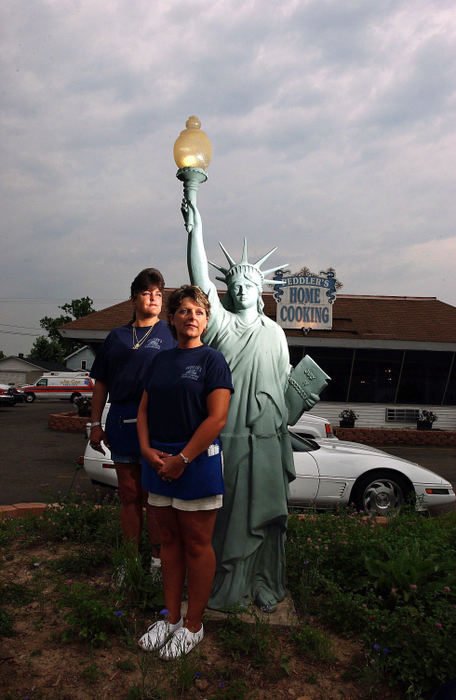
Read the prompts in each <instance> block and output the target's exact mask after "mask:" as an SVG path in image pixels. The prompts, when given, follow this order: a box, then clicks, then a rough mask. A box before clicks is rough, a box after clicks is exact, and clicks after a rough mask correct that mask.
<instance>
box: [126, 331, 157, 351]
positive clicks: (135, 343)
mask: <svg viewBox="0 0 456 700" xmlns="http://www.w3.org/2000/svg"><path fill="white" fill-rule="evenodd" d="M153 329H154V327H153V326H151V327H150V328H149V330H148V331H147V333H144V335H143V337H142V338H141V340H138V336H137V334H136V327H135V326H132V331H133V345H132V346H131V347H132V349H133V350H138V348H140V347H141V345H142V344H143V343H145V342H146V340H147V338H148V337H149V336H150V334H151V333H152V331H153Z"/></svg>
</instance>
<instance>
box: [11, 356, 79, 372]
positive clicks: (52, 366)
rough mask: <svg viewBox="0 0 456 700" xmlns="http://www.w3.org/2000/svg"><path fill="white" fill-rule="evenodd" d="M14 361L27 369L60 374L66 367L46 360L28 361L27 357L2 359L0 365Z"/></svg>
mask: <svg viewBox="0 0 456 700" xmlns="http://www.w3.org/2000/svg"><path fill="white" fill-rule="evenodd" d="M7 360H8V361H11V360H14V361H15V362H16V363H17V364H19V365H20V364H24V365H26V366H27V367H26V368H28V369H30V368H32V369H39V370H43V371H45V372H60V371H63V370H66V369H67V367H65V365H63V364H62V363H61V362H47V360H30V359H29V358H27V357H19V356H18V355H9V356H8V357H3V358H2V359H0V363H6V361H7Z"/></svg>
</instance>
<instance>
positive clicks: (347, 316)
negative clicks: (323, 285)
mask: <svg viewBox="0 0 456 700" xmlns="http://www.w3.org/2000/svg"><path fill="white" fill-rule="evenodd" d="M171 291H172V290H171V289H166V290H165V293H164V304H163V307H164V308H165V306H166V297H167V295H168V294H169V293H170V292H171ZM223 293H224V292H220V294H223ZM263 300H264V303H265V309H264V311H265V313H266V314H267V316H269V317H270V318H273V319H275V316H276V302H275V301H274V298H273V296H272V293H271V292H266V293H265V294H263ZM160 317H161V318H166V312H165V311H164V310H163V311H162V313H161V315H160ZM130 319H131V302H130V301H124V302H121V303H120V304H115V305H114V306H110V307H108V308H106V309H103V310H102V311H96V312H94V313H92V314H89V315H88V316H85V317H84V318H79V319H77V320H76V321H71V322H70V323H67V324H65V325H64V326H62V327H61V329H60V330H61V333H62V335H63V336H64V337H66V338H74V339H75V340H76V339H77V340H80V341H82V342H97V341H100V340H102V339H103V338H104V337H105V336H106V335H107V333H108V332H109V331H111V330H112V329H113V328H115V327H116V326H121V325H124V324H126V323H128V321H129V320H130ZM286 335H287V336H288V337H301V338H302V331H300V330H287V331H286ZM306 338H308V339H312V338H315V339H317V338H331V339H332V341H333V342H334V340H336V339H352V340H353V339H355V340H356V339H358V340H364V341H369V340H379V341H410V342H421V343H423V342H424V343H426V342H429V343H436V342H437V343H453V344H454V343H456V307H454V306H451V305H450V304H446V303H444V302H442V301H439V300H438V299H437V298H436V297H400V296H372V295H355V294H339V295H338V296H337V299H336V301H335V302H334V307H333V327H332V330H330V331H321V330H320V331H319V330H310V331H309V333H308V334H307V336H306Z"/></svg>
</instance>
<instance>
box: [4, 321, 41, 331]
mask: <svg viewBox="0 0 456 700" xmlns="http://www.w3.org/2000/svg"><path fill="white" fill-rule="evenodd" d="M0 326H7V327H8V328H20V329H21V330H23V331H24V330H29V331H40V330H41V328H36V327H35V326H16V325H15V324H14V323H0ZM1 332H2V331H0V333H1Z"/></svg>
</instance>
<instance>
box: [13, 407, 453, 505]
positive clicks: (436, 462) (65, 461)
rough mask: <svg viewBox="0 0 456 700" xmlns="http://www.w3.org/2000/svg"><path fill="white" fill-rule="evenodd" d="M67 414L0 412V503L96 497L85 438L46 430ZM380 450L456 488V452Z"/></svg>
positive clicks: (29, 409)
mask: <svg viewBox="0 0 456 700" xmlns="http://www.w3.org/2000/svg"><path fill="white" fill-rule="evenodd" d="M71 410H73V408H72V406H71V404H70V402H69V401H38V400H37V401H35V402H34V403H32V404H26V403H21V404H17V405H16V406H11V407H8V408H0V505H11V504H13V503H22V502H35V501H43V502H52V501H57V500H58V499H59V497H61V496H62V495H66V494H67V493H68V491H69V489H70V488H75V487H77V488H78V489H79V490H81V491H83V492H84V493H87V494H92V495H93V494H94V493H95V490H96V487H94V486H93V485H92V484H91V482H90V480H89V479H88V477H87V476H86V474H85V471H84V470H83V469H80V468H78V467H77V459H78V457H80V456H81V455H82V454H83V453H84V449H85V444H86V438H85V434H83V433H60V432H55V431H53V430H49V428H48V427H47V424H48V418H49V414H51V413H64V412H67V411H71ZM380 449H383V450H384V451H385V452H390V453H391V454H393V455H395V456H398V457H403V458H404V459H408V460H410V461H411V462H417V463H418V464H421V465H422V466H424V467H427V468H428V469H431V470H432V471H434V472H436V473H437V474H440V475H441V476H442V477H443V478H444V479H448V481H450V482H451V483H452V484H453V486H454V487H455V489H456V448H454V447H453V448H452V447H448V448H447V447H410V446H404V447H397V446H392V445H385V446H384V447H381V448H380Z"/></svg>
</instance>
